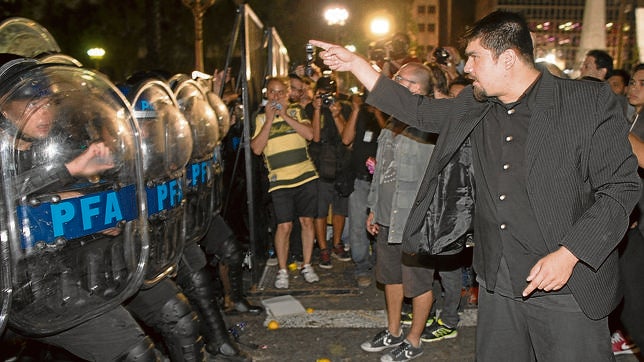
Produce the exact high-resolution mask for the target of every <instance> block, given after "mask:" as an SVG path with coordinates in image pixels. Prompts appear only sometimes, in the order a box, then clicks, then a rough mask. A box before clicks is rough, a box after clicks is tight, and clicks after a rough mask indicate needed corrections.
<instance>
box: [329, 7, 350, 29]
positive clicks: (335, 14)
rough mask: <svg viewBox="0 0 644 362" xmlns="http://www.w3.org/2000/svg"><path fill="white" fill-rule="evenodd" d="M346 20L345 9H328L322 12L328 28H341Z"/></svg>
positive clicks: (347, 15) (347, 16)
mask: <svg viewBox="0 0 644 362" xmlns="http://www.w3.org/2000/svg"><path fill="white" fill-rule="evenodd" d="M348 18H349V12H348V11H347V9H345V8H339V7H338V8H329V9H327V10H326V11H325V12H324V19H326V22H327V24H329V25H330V26H332V25H339V26H343V25H344V24H345V23H346V21H347V19H348Z"/></svg>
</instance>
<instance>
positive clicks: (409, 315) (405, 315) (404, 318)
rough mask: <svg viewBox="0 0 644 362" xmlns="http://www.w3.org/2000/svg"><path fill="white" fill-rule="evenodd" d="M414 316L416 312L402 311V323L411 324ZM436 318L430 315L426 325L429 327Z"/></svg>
mask: <svg viewBox="0 0 644 362" xmlns="http://www.w3.org/2000/svg"><path fill="white" fill-rule="evenodd" d="M413 318H414V313H402V315H401V316H400V324H402V325H404V326H411V321H412V319H413ZM435 320H436V319H434V317H429V318H427V321H426V322H425V327H429V326H431V325H432V323H434V321H435Z"/></svg>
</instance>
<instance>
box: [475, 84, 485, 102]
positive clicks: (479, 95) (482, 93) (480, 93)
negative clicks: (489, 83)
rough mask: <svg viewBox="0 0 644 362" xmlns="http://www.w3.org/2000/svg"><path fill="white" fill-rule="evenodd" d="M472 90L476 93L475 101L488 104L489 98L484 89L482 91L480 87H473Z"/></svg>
mask: <svg viewBox="0 0 644 362" xmlns="http://www.w3.org/2000/svg"><path fill="white" fill-rule="evenodd" d="M472 90H473V92H474V99H476V100H477V101H479V102H487V100H488V98H489V97H488V96H487V93H485V91H484V90H483V89H481V88H480V87H472Z"/></svg>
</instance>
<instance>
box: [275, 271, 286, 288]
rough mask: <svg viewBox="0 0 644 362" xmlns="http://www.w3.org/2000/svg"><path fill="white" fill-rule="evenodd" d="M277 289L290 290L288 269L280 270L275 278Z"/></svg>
mask: <svg viewBox="0 0 644 362" xmlns="http://www.w3.org/2000/svg"><path fill="white" fill-rule="evenodd" d="M275 288H277V289H288V272H287V271H286V269H280V270H279V271H278V272H277V276H276V277H275Z"/></svg>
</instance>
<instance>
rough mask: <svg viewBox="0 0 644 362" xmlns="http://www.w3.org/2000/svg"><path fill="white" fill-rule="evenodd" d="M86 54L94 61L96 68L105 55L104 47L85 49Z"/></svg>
mask: <svg viewBox="0 0 644 362" xmlns="http://www.w3.org/2000/svg"><path fill="white" fill-rule="evenodd" d="M87 56H89V58H90V59H91V60H93V61H94V67H95V68H96V69H97V70H98V69H99V64H100V62H101V60H102V59H103V57H104V56H105V49H103V48H90V49H87Z"/></svg>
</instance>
